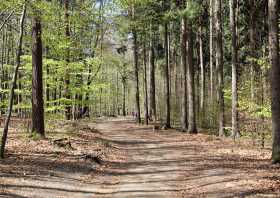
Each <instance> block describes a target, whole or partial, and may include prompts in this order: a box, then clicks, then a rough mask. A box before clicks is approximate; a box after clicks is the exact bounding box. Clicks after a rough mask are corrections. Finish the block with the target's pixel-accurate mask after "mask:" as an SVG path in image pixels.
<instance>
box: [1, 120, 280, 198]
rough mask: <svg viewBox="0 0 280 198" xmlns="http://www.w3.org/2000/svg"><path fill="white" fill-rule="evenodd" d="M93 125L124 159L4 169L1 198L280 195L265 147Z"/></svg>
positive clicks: (109, 123) (128, 125)
mask: <svg viewBox="0 0 280 198" xmlns="http://www.w3.org/2000/svg"><path fill="white" fill-rule="evenodd" d="M89 125H92V126H94V127H95V128H97V129H98V130H99V131H100V132H101V133H102V134H104V135H103V136H102V137H101V141H103V142H106V143H107V144H108V146H109V147H111V148H112V149H116V150H120V151H121V153H123V155H124V156H122V157H123V158H124V159H123V160H122V161H113V160H112V161H110V160H106V161H104V162H103V165H102V166H101V167H100V168H98V169H95V168H94V167H92V166H91V165H90V166H89V164H88V163H87V164H83V162H82V161H80V162H79V163H75V164H61V166H58V165H57V164H56V165H53V167H52V165H51V161H50V160H46V161H44V160H42V159H41V161H42V162H41V163H40V164H39V165H40V166H41V167H40V170H41V172H40V171H39V172H34V174H30V173H29V174H27V175H16V174H15V173H7V172H5V173H3V172H1V170H0V197H54V198H56V197H57V198H58V197H75V198H78V197H81V198H84V197H85V198H86V197H100V198H103V197H120V198H122V197H128V198H133V197H151V198H157V197H163V198H165V197H166V198H170V197H219V198H220V197H272V196H273V197H280V195H279V196H278V194H277V192H275V191H277V188H279V167H278V166H272V165H270V164H269V159H267V157H266V156H265V155H266V154H267V153H265V152H263V153H262V152H261V151H256V150H250V149H249V148H244V150H246V152H247V153H243V150H242V149H239V150H238V149H236V148H235V147H234V146H232V145H231V142H229V141H225V140H220V139H218V138H215V137H208V136H204V135H196V136H192V135H187V134H183V133H179V132H176V131H153V130H152V129H151V126H149V127H146V126H137V125H135V124H133V123H132V122H131V121H128V120H121V119H111V120H103V121H100V122H98V123H90V124H89ZM89 144H90V143H89ZM223 144H228V145H227V146H224V145H223ZM261 155H263V156H262V157H261V158H260V156H261ZM10 160H11V159H10ZM0 163H1V162H0ZM93 165H94V164H93ZM22 166H23V169H24V165H22ZM264 184H265V185H264ZM277 184H278V185H277Z"/></svg>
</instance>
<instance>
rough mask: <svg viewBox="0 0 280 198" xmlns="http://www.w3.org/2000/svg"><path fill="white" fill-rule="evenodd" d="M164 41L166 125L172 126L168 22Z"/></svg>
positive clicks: (165, 25)
mask: <svg viewBox="0 0 280 198" xmlns="http://www.w3.org/2000/svg"><path fill="white" fill-rule="evenodd" d="M164 30H165V32H164V43H165V66H164V83H165V86H164V88H165V127H166V128H170V127H171V124H170V81H169V49H168V23H165V24H164Z"/></svg>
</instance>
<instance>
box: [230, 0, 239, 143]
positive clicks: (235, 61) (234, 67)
mask: <svg viewBox="0 0 280 198" xmlns="http://www.w3.org/2000/svg"><path fill="white" fill-rule="evenodd" d="M229 7H230V27H231V32H232V35H231V64H232V116H231V118H232V119H231V120H232V133H231V136H232V137H233V138H234V139H235V138H236V136H239V135H240V134H239V128H238V87H237V82H238V76H237V71H238V49H237V32H236V30H237V28H236V19H237V17H236V16H235V14H236V0H230V1H229Z"/></svg>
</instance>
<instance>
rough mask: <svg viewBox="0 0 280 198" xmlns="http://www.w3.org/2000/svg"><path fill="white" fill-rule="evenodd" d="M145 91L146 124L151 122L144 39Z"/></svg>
mask: <svg viewBox="0 0 280 198" xmlns="http://www.w3.org/2000/svg"><path fill="white" fill-rule="evenodd" d="M144 91H145V104H144V106H145V117H144V118H145V120H144V122H145V124H146V125H148V124H149V108H148V83H147V51H146V43H145V41H144Z"/></svg>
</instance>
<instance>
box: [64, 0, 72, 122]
mask: <svg viewBox="0 0 280 198" xmlns="http://www.w3.org/2000/svg"><path fill="white" fill-rule="evenodd" d="M64 7H65V8H64V9H65V16H64V17H65V25H66V26H65V36H66V38H67V41H68V42H69V40H70V24H69V23H70V22H69V0H64ZM68 45H69V43H68ZM65 61H66V72H65V79H64V83H65V90H64V91H65V92H64V96H65V98H66V99H67V101H66V107H65V118H66V120H70V119H71V104H70V100H71V94H70V90H69V86H70V76H69V62H70V47H69V46H68V47H67V50H66V59H65Z"/></svg>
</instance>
